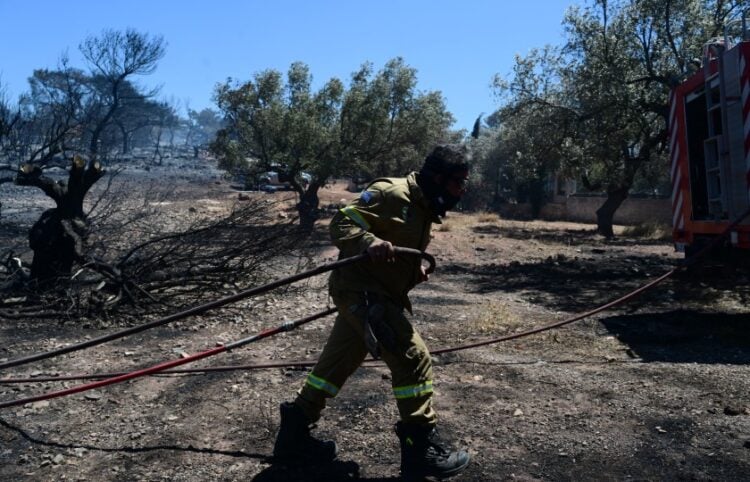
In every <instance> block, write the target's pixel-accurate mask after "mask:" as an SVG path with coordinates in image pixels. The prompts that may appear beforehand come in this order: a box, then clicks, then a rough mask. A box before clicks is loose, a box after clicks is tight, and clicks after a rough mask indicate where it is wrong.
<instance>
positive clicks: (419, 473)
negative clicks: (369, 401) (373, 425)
mask: <svg viewBox="0 0 750 482" xmlns="http://www.w3.org/2000/svg"><path fill="white" fill-rule="evenodd" d="M396 434H397V435H398V438H399V441H400V442H401V477H402V478H403V480H405V481H417V480H422V479H423V478H424V477H437V478H438V479H445V478H447V477H451V476H453V475H456V474H457V473H459V472H461V471H462V470H464V469H465V468H466V466H467V465H469V460H470V458H471V457H470V456H469V454H468V453H467V452H466V451H464V450H456V451H449V450H447V449H445V448H443V447H442V446H441V444H440V442H439V440H438V437H437V432H436V431H435V428H434V427H429V426H423V425H413V424H407V423H403V422H398V423H397V424H396Z"/></svg>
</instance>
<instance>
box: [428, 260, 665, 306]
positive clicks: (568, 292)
mask: <svg viewBox="0 0 750 482" xmlns="http://www.w3.org/2000/svg"><path fill="white" fill-rule="evenodd" d="M672 267H673V266H672V264H671V262H670V260H669V259H665V258H664V257H662V256H623V257H609V256H602V257H601V258H578V259H575V258H569V257H565V256H557V257H554V258H552V257H550V258H548V259H546V260H544V261H540V262H529V263H518V262H511V263H510V264H488V265H482V266H476V265H466V264H449V265H444V266H442V267H441V271H443V272H448V273H451V274H457V275H465V283H466V285H467V287H468V288H469V290H473V291H476V292H478V293H492V292H497V291H504V292H511V293H517V292H525V293H528V297H527V301H529V302H531V303H534V304H541V305H542V306H545V307H546V308H550V309H555V310H561V311H579V310H581V309H586V308H589V307H594V306H598V305H600V304H603V303H605V302H607V301H610V300H612V299H614V298H616V297H618V296H621V295H624V294H626V293H627V292H629V291H631V290H633V289H635V288H636V287H638V286H640V285H642V284H645V283H646V282H647V281H650V280H651V279H652V278H655V277H656V276H658V275H661V274H663V273H665V272H666V271H668V270H669V269H671V268H672Z"/></svg>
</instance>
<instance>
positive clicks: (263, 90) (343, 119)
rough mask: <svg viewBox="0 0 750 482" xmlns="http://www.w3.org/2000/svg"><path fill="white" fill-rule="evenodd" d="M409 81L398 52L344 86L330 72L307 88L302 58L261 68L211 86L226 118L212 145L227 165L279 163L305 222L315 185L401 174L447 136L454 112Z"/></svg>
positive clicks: (312, 214) (314, 204) (311, 214)
mask: <svg viewBox="0 0 750 482" xmlns="http://www.w3.org/2000/svg"><path fill="white" fill-rule="evenodd" d="M416 86H417V76H416V70H415V69H413V68H411V67H409V66H408V65H406V64H405V63H404V61H403V60H402V59H400V58H397V59H393V60H391V61H389V62H388V63H386V65H385V66H384V67H383V69H381V70H379V71H378V72H375V71H374V70H373V67H372V64H369V63H366V64H364V65H363V66H362V67H361V68H360V69H359V70H357V71H356V72H354V73H353V74H352V77H351V80H350V83H349V85H348V86H346V85H345V84H344V83H343V82H342V81H341V80H339V79H337V78H332V79H330V80H328V81H327V82H326V83H325V84H323V85H322V87H320V88H319V89H317V90H314V89H313V88H312V75H311V74H310V70H309V67H308V66H307V65H305V64H304V63H301V62H297V63H294V64H292V65H291V66H290V68H289V71H288V72H287V75H286V78H284V76H283V75H282V74H281V73H280V72H278V71H275V70H266V71H262V72H259V73H257V74H255V75H254V77H253V79H251V80H249V81H247V82H244V83H239V84H235V83H233V82H232V81H231V80H230V81H227V82H226V83H224V84H223V85H221V86H219V87H218V89H217V92H216V98H217V102H218V107H219V109H220V110H221V112H222V113H223V114H224V117H225V121H226V125H225V127H224V128H223V129H221V130H220V131H219V133H218V135H217V137H216V140H215V141H214V142H213V144H212V149H213V151H214V152H215V153H216V154H217V155H218V156H219V158H220V163H221V166H222V167H224V168H225V169H227V170H231V171H235V172H245V173H252V171H253V169H255V170H256V171H257V170H271V169H273V170H282V171H283V172H284V174H285V175H286V177H287V178H288V179H290V180H291V184H292V186H293V188H294V190H295V191H296V192H297V194H298V197H299V204H298V212H299V216H300V224H301V226H302V227H303V228H305V229H311V228H312V227H313V225H314V222H315V218H316V214H317V210H318V204H319V200H318V190H319V189H320V188H321V187H322V186H324V185H325V184H326V182H328V180H329V179H331V178H332V177H333V176H337V175H352V174H355V173H362V172H364V173H367V174H368V175H370V176H375V175H387V174H402V173H404V172H405V171H407V170H409V169H411V168H414V167H415V166H416V165H417V162H418V161H419V160H420V159H421V158H423V157H424V155H425V154H426V152H427V150H428V149H429V146H430V145H432V144H434V143H435V142H437V141H438V140H441V139H443V138H444V137H445V136H446V135H447V133H448V128H449V126H450V125H451V124H452V122H453V117H452V115H451V114H450V113H449V112H447V110H446V108H445V104H444V101H443V98H442V95H441V94H440V93H439V92H427V93H422V92H419V91H418V90H417V88H416ZM303 171H304V172H308V173H310V174H311V176H312V180H311V182H310V183H309V184H307V185H305V184H303V183H302V182H300V178H299V175H300V174H301V173H302V172H303Z"/></svg>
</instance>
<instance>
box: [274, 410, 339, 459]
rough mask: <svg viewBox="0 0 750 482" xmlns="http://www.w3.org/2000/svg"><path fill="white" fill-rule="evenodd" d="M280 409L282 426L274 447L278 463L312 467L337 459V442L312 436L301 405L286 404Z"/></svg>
mask: <svg viewBox="0 0 750 482" xmlns="http://www.w3.org/2000/svg"><path fill="white" fill-rule="evenodd" d="M279 408H280V410H281V424H280V425H279V434H278V435H277V436H276V444H275V445H274V447H273V457H274V459H275V460H276V461H277V462H282V463H287V464H294V465H312V464H326V463H329V462H331V461H332V460H334V459H335V458H336V442H334V441H332V440H326V441H323V440H318V439H316V438H314V437H313V436H312V435H310V428H312V427H311V424H310V422H309V421H308V419H307V417H306V416H305V413H304V412H303V411H302V408H300V407H299V405H297V404H295V403H293V402H284V403H282V404H281V405H280V406H279Z"/></svg>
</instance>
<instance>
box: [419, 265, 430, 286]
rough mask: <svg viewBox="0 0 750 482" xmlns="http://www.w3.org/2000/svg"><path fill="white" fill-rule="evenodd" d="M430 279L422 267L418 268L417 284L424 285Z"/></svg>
mask: <svg viewBox="0 0 750 482" xmlns="http://www.w3.org/2000/svg"><path fill="white" fill-rule="evenodd" d="M429 279H430V275H429V274H427V269H426V268H425V267H424V266H420V267H419V282H420V283H424V282H425V281H428V280H429Z"/></svg>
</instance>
